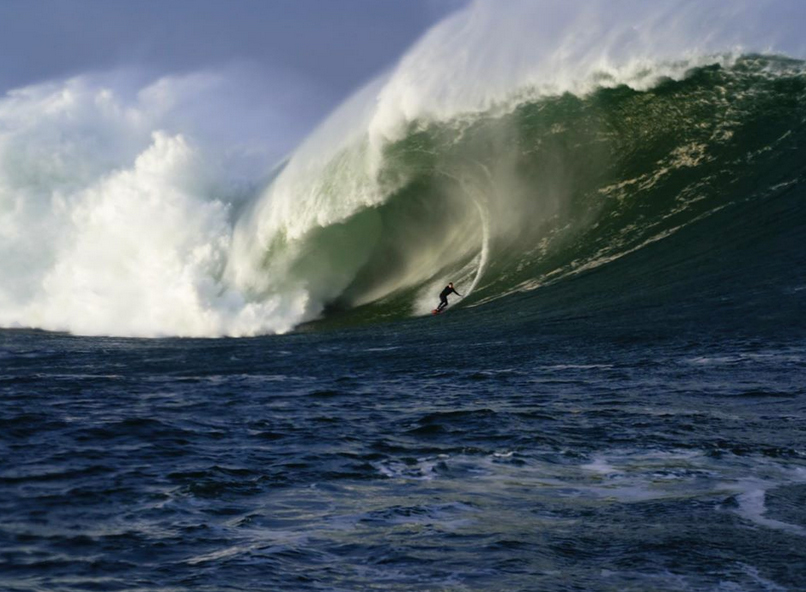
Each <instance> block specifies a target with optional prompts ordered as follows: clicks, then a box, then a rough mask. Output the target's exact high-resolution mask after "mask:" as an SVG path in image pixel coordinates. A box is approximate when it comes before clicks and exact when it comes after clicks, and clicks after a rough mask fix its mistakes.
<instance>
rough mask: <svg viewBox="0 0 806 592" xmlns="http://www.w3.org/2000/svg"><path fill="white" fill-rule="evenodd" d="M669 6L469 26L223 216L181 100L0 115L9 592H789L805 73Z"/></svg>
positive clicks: (41, 102)
mask: <svg viewBox="0 0 806 592" xmlns="http://www.w3.org/2000/svg"><path fill="white" fill-rule="evenodd" d="M494 4H495V5H496V6H495V7H493V5H494ZM672 5H674V6H679V8H680V10H681V16H680V17H679V19H678V20H676V21H675V27H674V28H672V29H669V27H668V19H667V18H666V16H664V15H667V13H663V14H661V16H664V18H663V19H658V18H656V17H657V15H656V14H655V12H656V10H657V9H656V8H653V6H655V5H654V4H653V5H652V6H650V5H649V4H647V3H640V4H636V5H635V6H636V8H635V10H634V11H633V12H634V14H633V12H630V14H626V12H625V10H621V11H620V12H619V11H618V10H616V11H614V12H613V14H611V10H610V8H609V6H610V5H609V4H603V3H601V2H599V3H596V2H592V3H590V4H587V5H586V6H588V7H594V8H595V7H599V8H598V10H599V13H598V16H596V15H595V16H596V18H595V19H593V20H591V21H590V22H595V23H600V28H601V29H602V30H598V29H597V30H595V31H593V32H591V31H590V30H589V29H585V31H586V34H585V35H580V30H579V28H578V22H577V21H575V20H573V19H572V20H570V21H568V22H565V21H562V19H559V20H558V21H557V23H556V24H555V25H552V24H551V22H549V23H548V24H547V25H541V26H543V27H544V29H545V30H544V31H543V33H545V35H546V36H547V37H546V38H545V39H544V38H543V37H540V41H539V43H538V42H537V41H536V42H535V44H536V45H538V46H540V45H541V44H543V45H545V46H546V47H548V48H549V49H552V48H554V47H555V46H557V45H558V44H559V42H560V41H563V40H565V44H564V45H561V47H562V48H563V49H564V51H563V52H559V53H557V52H554V51H553V49H552V51H549V50H548V49H545V48H543V49H542V50H541V51H543V53H545V55H547V56H548V57H546V58H545V60H543V61H540V59H542V58H540V59H538V58H535V57H534V55H532V54H528V52H527V53H522V54H521V53H515V54H513V53H512V51H516V50H517V51H521V50H523V51H527V49H528V48H527V49H524V48H520V49H519V48H517V47H516V48H515V49H512V51H510V50H509V49H508V50H507V52H509V53H506V52H504V53H500V52H502V51H503V50H502V49H501V47H503V45H501V44H497V43H493V42H492V41H487V42H486V43H487V44H486V45H485V44H484V43H483V42H481V41H479V40H478V39H477V38H480V39H481V40H482V41H484V40H485V39H488V38H489V39H491V40H493V41H494V40H495V39H499V40H501V41H502V43H503V42H504V41H507V42H508V40H509V39H510V38H512V39H514V40H517V39H520V38H525V37H523V35H520V36H518V35H514V34H510V33H511V32H512V31H516V32H517V31H518V30H520V29H519V27H520V28H521V29H524V28H525V29H529V27H528V23H529V22H532V21H530V20H529V19H528V18H526V16H524V14H525V13H524V14H521V13H520V12H518V11H519V10H521V9H523V8H524V7H526V8H529V3H523V4H518V3H515V2H513V3H512V7H510V8H509V9H507V10H504V9H500V4H496V3H489V2H487V3H485V2H478V3H475V4H474V5H473V6H471V7H470V8H469V9H468V10H467V11H460V12H459V13H458V15H455V16H452V17H450V18H449V19H447V20H446V21H445V22H444V23H442V24H440V25H438V26H437V27H435V28H434V29H433V30H432V31H430V32H429V33H428V34H427V35H426V36H425V37H424V38H423V39H422V40H421V41H420V42H418V44H417V45H416V46H415V47H414V48H412V50H411V51H410V52H409V53H407V54H406V55H405V56H403V57H402V58H401V62H400V64H399V65H398V66H396V68H395V69H393V71H392V72H391V73H389V74H387V75H384V76H383V77H381V78H380V79H378V80H377V81H375V82H373V83H370V84H369V85H368V86H367V87H366V88H365V89H363V90H360V91H359V92H358V93H357V94H356V96H355V97H353V98H352V99H350V100H348V101H347V102H346V103H345V104H344V105H343V106H341V107H340V108H338V109H337V110H336V111H335V112H334V114H333V115H332V116H331V117H330V118H329V119H328V120H326V121H325V122H324V123H323V124H322V126H321V127H320V128H319V129H318V130H317V131H316V132H314V134H312V136H311V137H310V138H309V139H308V140H306V141H305V142H304V143H303V144H302V145H301V146H300V147H299V149H298V150H297V151H295V152H294V153H293V154H292V155H290V156H289V158H288V159H287V160H286V161H284V162H283V163H281V164H280V165H279V166H278V167H276V168H275V169H274V170H273V172H272V173H271V174H270V175H268V176H267V177H261V178H260V179H251V180H248V181H249V182H242V183H235V184H233V183H232V182H231V181H232V179H230V178H224V177H220V178H219V177H216V175H218V174H219V173H220V171H219V170H218V168H217V165H215V166H214V164H211V160H210V154H209V153H207V152H206V151H205V146H204V145H203V142H202V143H201V144H199V143H198V142H197V140H198V138H195V139H194V136H193V135H192V134H191V133H188V132H187V130H185V129H184V127H183V126H185V125H189V124H188V123H187V122H188V121H189V120H190V116H189V115H188V117H186V118H179V119H177V120H176V121H175V122H171V121H170V118H169V117H168V116H167V115H165V114H164V113H162V112H161V114H160V117H161V118H162V119H159V118H158V117H157V116H155V115H153V114H152V113H151V112H150V111H149V109H151V108H153V104H151V103H149V100H150V99H149V97H152V98H153V97H154V96H155V93H156V95H158V96H160V97H171V96H172V94H171V93H174V92H180V90H181V87H182V84H179V83H177V81H176V80H169V79H167V80H163V81H160V82H159V83H156V84H155V85H154V86H153V87H149V88H146V89H144V90H141V91H140V92H139V94H137V98H136V99H131V98H127V97H128V95H126V93H125V92H124V90H121V89H119V88H116V87H114V85H107V86H104V85H100V84H99V83H97V81H95V79H93V78H91V77H85V78H81V77H79V78H77V79H74V80H71V81H69V82H67V83H65V84H64V85H62V86H60V85H58V84H55V85H45V86H38V87H32V88H30V89H25V90H22V91H19V92H15V93H12V94H9V95H8V96H6V97H2V98H0V327H2V328H0V518H2V519H0V590H2V591H3V592H6V591H8V592H77V591H132V592H135V591H137V592H225V591H238V592H241V591H243V592H251V591H283V592H286V591H289V592H290V591H301V592H302V591H328V592H358V591H369V590H381V591H385V592H395V591H407V592H408V591H417V592H474V591H490V592H527V591H529V592H532V591H540V592H554V591H556V592H566V591H567V592H571V591H575V592H600V591H601V592H605V591H607V592H622V591H634V592H654V591H657V592H756V591H758V592H781V591H787V592H799V591H804V590H806V314H805V313H806V248H804V241H806V65H805V63H804V61H802V60H801V59H799V58H798V59H796V58H795V57H791V55H793V54H795V53H797V52H794V51H793V52H789V53H787V52H786V51H784V50H781V51H772V50H770V51H764V48H767V47H774V44H768V43H767V42H766V41H765V40H764V39H763V38H762V33H764V31H766V29H764V27H763V26H762V25H763V22H762V21H763V19H762V18H761V16H764V15H768V14H778V13H777V12H775V10H777V8H775V7H778V6H780V5H784V6H790V7H791V5H789V4H781V3H778V4H775V3H767V4H763V7H766V8H764V10H763V11H762V12H763V15H761V16H759V14H760V13H759V14H756V13H754V12H752V11H753V10H756V11H758V10H761V9H758V6H762V4H758V6H757V5H756V4H754V3H748V2H740V3H737V4H736V6H739V7H741V10H739V9H738V8H737V10H736V11H733V12H731V11H727V12H729V13H730V14H727V13H726V14H724V15H722V12H726V9H725V8H724V7H725V5H723V4H716V3H714V4H713V5H712V6H711V5H709V7H708V8H707V9H706V8H702V7H700V8H697V10H705V13H707V14H704V15H703V14H700V13H698V12H697V10H694V8H695V7H696V6H695V4H693V3H666V4H665V5H664V6H667V7H668V6H672ZM622 6H628V4H624V5H622ZM631 6H632V5H631ZM753 7H755V8H753ZM558 10H559V9H558ZM580 10H581V11H582V8H580ZM586 10H587V8H586ZM799 10H802V9H799ZM743 11H744V12H743ZM747 11H750V12H747ZM769 11H772V12H769ZM795 12H797V11H795ZM559 13H561V16H562V14H565V13H564V12H563V11H559ZM787 14H789V13H787ZM698 15H699V16H698ZM709 15H710V16H709ZM715 15H716V16H719V15H721V17H720V18H715ZM737 15H738V16H737ZM742 15H744V16H742ZM748 15H749V16H748ZM754 15H755V16H754ZM538 16H540V17H541V18H540V19H538V21H539V22H540V23H543V22H544V20H545V19H542V16H541V15H538ZM566 16H567V15H566ZM779 16H780V15H779ZM706 17H708V18H710V19H711V20H709V21H708V22H709V23H711V24H710V25H709V27H711V28H709V29H708V31H707V35H705V37H703V34H704V33H703V29H702V28H701V27H699V23H701V21H702V19H704V18H706ZM712 17H713V18H712ZM757 17H758V18H757ZM558 18H559V17H558ZM737 19H738V21H737ZM742 19H744V20H742ZM622 21H623V22H622ZM535 22H537V21H535ZM737 22H738V23H739V24H741V25H742V26H741V27H738V28H737ZM800 22H803V21H802V20H797V19H794V18H789V19H788V20H785V21H784V20H782V21H781V24H780V27H775V28H773V30H774V31H776V32H779V31H783V29H785V28H786V27H785V25H786V26H789V28H790V29H791V28H792V26H794V25H792V23H800ZM742 23H743V24H742ZM787 23H788V24H787ZM639 24H641V25H642V26H643V28H641V27H638V25H639ZM633 25H635V26H633ZM728 25H731V26H732V27H734V29H735V30H738V31H740V32H741V34H742V35H745V34H746V35H750V36H757V38H754V39H753V40H752V41H753V42H752V43H750V42H747V43H739V41H741V39H739V38H738V37H736V36H734V35H733V33H730V34H728V33H726V32H725V31H728V29H729V27H728ZM608 27H610V28H608ZM653 27H654V28H653ZM723 29H724V30H723ZM734 29H730V31H733V30H734ZM787 30H789V29H787ZM521 33H524V31H521ZM639 33H640V34H639ZM524 34H525V33H524ZM552 35H554V36H553V37H552ZM653 35H654V36H653ZM502 36H503V37H502ZM672 38H674V42H672V41H671V40H672ZM797 38H798V39H801V38H802V35H800V33H798V35H797ZM530 39H531V37H530ZM546 39H547V40H546ZM653 39H657V40H658V41H657V43H655V42H651V41H653ZM650 42H651V43H650ZM720 44H722V45H720ZM504 45H505V44H504ZM515 45H517V44H515ZM723 45H724V47H725V48H727V49H725V51H719V48H720V47H722V46H723ZM756 46H758V47H761V49H759V51H758V52H756V51H753V50H751V49H752V48H753V47H756ZM529 47H531V45H530V46H529ZM541 47H542V46H541ZM737 47H742V48H750V49H747V50H746V51H745V50H739V49H737ZM538 49H540V47H538ZM650 49H651V50H653V51H654V50H656V49H657V55H654V54H650V53H648V52H649V51H650ZM529 51H531V50H529ZM538 53H540V52H538ZM527 54H528V55H527ZM512 55H516V56H521V57H523V59H522V60H513V59H509V58H511V57H512ZM540 55H543V54H540ZM798 55H801V54H798ZM502 56H503V57H506V58H508V59H506V60H505V59H503V57H502ZM597 56H598V57H597ZM634 56H640V58H641V59H637V58H636V59H635V60H633V59H632V57H634ZM675 56H678V57H677V58H675ZM680 56H682V57H680ZM527 57H528V58H529V59H527ZM594 57H596V59H593V58H594ZM801 57H802V55H801ZM530 60H531V61H530ZM534 60H537V61H534ZM512 64H514V65H513V66H512V71H509V70H507V68H509V67H510V65H512ZM591 64H593V65H591ZM515 66H517V68H516V67H515ZM527 66H528V67H527ZM518 68H525V70H523V71H521V70H518ZM530 68H533V69H530ZM526 71H528V72H527V73H528V74H529V75H528V76H527V75H525V74H523V72H526ZM522 74H523V75H522ZM121 76H123V75H121ZM552 76H553V78H552ZM177 88H178V89H179V90H177ZM202 94H203V93H199V97H197V100H199V101H203V100H204V98H203V96H201V95H202ZM180 104H181V103H180ZM233 150H234V149H233ZM236 153H237V151H236V152H233V153H232V154H236ZM213 160H214V159H213ZM219 164H220V163H219ZM219 168H220V167H219ZM449 281H453V282H455V283H456V287H457V289H458V291H459V292H460V293H461V294H463V295H464V296H463V297H461V298H459V297H456V296H452V297H451V305H450V306H449V308H448V309H447V310H446V312H445V313H444V314H441V315H438V316H433V315H431V314H430V311H431V309H432V308H434V307H435V306H436V305H437V303H438V294H439V292H440V291H441V289H442V288H443V287H444V286H445V285H446V284H447V283H448V282H449Z"/></svg>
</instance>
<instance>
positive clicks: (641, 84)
mask: <svg viewBox="0 0 806 592" xmlns="http://www.w3.org/2000/svg"><path fill="white" fill-rule="evenodd" d="M804 12H806V8H802V7H801V5H800V4H799V3H787V2H737V3H732V4H730V5H729V6H728V5H723V4H717V3H712V4H708V5H707V6H706V7H703V6H702V5H698V4H696V3H693V2H663V3H653V4H651V5H648V4H647V3H637V2H623V3H620V4H619V5H618V9H617V10H614V9H613V8H612V7H611V5H610V4H609V3H606V2H593V3H589V4H587V5H585V7H584V8H581V7H578V6H574V7H572V8H569V7H567V6H565V5H562V6H561V5H560V4H559V3H556V4H554V3H547V4H543V5H536V4H534V3H531V2H524V3H518V2H511V3H507V5H506V7H503V6H501V5H500V4H495V5H494V3H492V2H477V3H475V4H473V5H471V6H470V7H468V8H467V9H465V10H463V11H460V12H458V13H456V14H455V15H453V16H451V17H450V18H448V19H447V20H446V21H444V22H443V23H440V24H439V25H437V26H436V27H435V28H434V29H432V30H431V31H429V32H428V33H427V34H426V35H425V36H424V37H423V39H422V40H421V41H420V42H418V43H417V44H416V45H415V46H414V47H413V48H412V49H411V50H410V51H409V52H408V53H407V54H406V55H405V56H403V58H402V59H401V60H400V62H399V64H398V65H397V66H396V67H395V68H393V69H392V70H391V71H390V72H389V73H387V74H386V75H385V76H383V77H381V78H380V79H378V80H375V81H373V82H372V83H370V84H369V85H367V86H366V87H365V88H364V89H362V90H360V91H359V92H358V93H356V95H355V96H354V97H352V98H351V99H350V100H348V101H347V102H346V103H345V104H344V105H342V106H341V107H339V108H338V109H337V110H336V111H335V112H334V113H333V114H332V115H331V116H330V117H329V118H328V119H327V120H326V121H325V122H324V123H323V124H322V125H321V126H320V128H319V129H318V130H316V131H315V132H314V133H313V134H312V135H311V136H310V137H309V138H308V139H307V140H306V141H305V142H304V143H303V144H302V145H301V146H300V147H299V148H298V149H297V150H296V151H295V152H294V153H293V154H292V155H291V156H290V157H289V158H288V159H287V160H286V161H284V163H283V164H282V165H281V166H280V168H279V169H278V170H276V171H274V173H272V174H271V175H270V180H266V174H265V173H266V169H265V168H263V167H264V166H265V163H263V166H260V165H256V164H255V160H256V156H258V157H259V156H260V154H261V153H260V152H259V151H256V150H254V149H253V148H254V147H253V146H251V145H250V144H249V143H248V142H238V141H236V139H233V138H227V141H226V142H223V143H221V142H218V143H216V142H212V141H210V138H209V137H207V136H205V134H204V133H203V131H202V132H199V126H198V125H197V121H195V120H205V121H206V120H209V118H210V116H211V112H210V111H209V110H206V111H205V110H201V111H199V113H198V115H196V116H195V120H194V117H193V116H192V115H191V116H189V115H188V114H187V109H186V107H187V106H188V105H192V104H195V103H196V102H198V101H203V100H204V99H199V98H198V97H200V96H201V97H204V96H209V94H210V93H213V94H215V92H219V93H224V94H226V93H225V91H221V90H219V91H215V92H214V90H211V89H215V88H218V89H228V90H231V88H230V86H229V85H230V84H237V80H233V81H230V80H228V79H226V78H224V79H216V82H215V84H212V83H211V82H210V79H209V78H207V77H205V76H195V77H194V76H191V77H186V78H174V79H163V80H161V81H158V82H157V83H153V84H146V85H145V86H144V87H142V88H139V87H138V88H136V89H135V90H134V91H133V92H131V91H130V92H128V93H127V92H125V91H122V90H120V88H118V87H117V86H115V84H109V83H108V82H109V81H108V80H98V79H93V78H92V77H80V78H77V79H73V80H70V81H68V82H66V83H62V84H49V85H41V86H37V87H31V88H27V89H21V90H18V91H14V92H12V93H10V94H8V95H7V96H6V97H5V98H3V99H0V279H2V283H0V325H2V326H6V327H20V326H22V327H38V328H44V329H49V330H67V331H71V332H74V333H81V334H107V335H134V336H158V335H181V336H221V335H254V334H263V333H282V332H286V331H289V330H291V329H293V328H294V327H296V326H298V325H299V324H300V323H304V322H306V321H310V320H313V319H317V318H321V317H322V316H323V315H343V314H345V311H350V310H356V309H359V310H364V311H367V310H369V311H370V312H371V315H370V316H372V317H373V318H377V317H384V318H398V317H406V316H411V315H418V314H424V313H427V312H428V311H429V310H430V309H431V308H432V307H433V305H434V304H435V302H434V300H435V294H436V293H438V291H439V289H440V288H441V287H442V285H444V284H445V283H446V282H447V281H449V280H452V281H454V282H456V283H457V284H458V288H459V291H460V292H462V293H463V294H466V295H467V298H466V299H465V301H464V305H471V306H475V305H483V304H484V305H486V304H488V303H490V302H492V301H495V300H497V299H499V298H501V297H503V296H506V295H508V294H512V293H513V292H529V291H533V290H535V289H537V288H540V287H542V286H546V285H549V284H554V283H557V282H562V281H564V280H566V279H567V278H571V277H575V276H577V275H579V274H581V273H584V272H588V271H590V270H593V269H597V268H599V267H601V266H605V265H607V264H609V263H610V262H613V261H615V260H620V259H623V258H624V257H625V256H628V255H630V254H633V253H636V252H639V251H642V250H644V249H645V248H646V247H647V246H649V245H655V244H658V243H661V242H662V241H664V239H667V238H669V237H671V236H672V235H675V234H677V233H679V232H680V231H681V229H685V228H689V227H692V226H696V225H704V224H708V223H709V220H714V219H716V218H717V217H718V216H724V215H725V212H731V211H733V212H734V213H738V212H739V211H741V216H746V215H747V212H748V211H750V212H751V213H752V212H761V211H764V209H765V208H766V205H765V204H767V203H768V202H769V201H770V200H774V199H776V197H777V196H780V195H782V194H791V193H792V192H793V190H797V191H798V192H800V191H802V188H803V184H804V170H803V167H804V165H803V158H802V155H803V146H804V142H805V141H806V130H805V129H804V122H806V73H805V71H804V63H803V62H802V61H800V60H799V59H797V58H799V57H800V56H801V55H802V54H803V48H802V46H801V45H799V44H800V43H801V41H800V39H799V37H800V35H799V32H798V31H797V28H798V27H797V25H796V24H795V23H799V22H803V20H802V17H803V16H804V15H803V14H802V13H804ZM782 23H784V25H782ZM215 104H216V105H217V106H219V103H218V102H216V103H215ZM218 137H219V136H216V138H218ZM748 208H750V209H749V210H748ZM736 216H738V214H736ZM736 216H734V218H731V219H732V220H735V219H736ZM720 220H722V221H723V222H724V220H723V219H722V218H720ZM745 223H747V221H745ZM790 223H791V221H790ZM714 232H718V227H717V226H714ZM765 232H766V234H765V236H774V235H775V234H776V232H777V229H776V227H775V226H774V224H773V226H772V227H771V228H769V229H767V230H766V231H765ZM705 248H707V246H706V245H705V244H698V245H694V244H692V245H690V249H689V250H690V251H691V252H692V253H693V252H697V251H701V250H702V249H705ZM727 264H730V262H728V263H727ZM691 273H692V274H697V273H698V271H697V270H696V269H692V271H691ZM704 281H706V282H707V281H708V280H704ZM793 289H795V288H793Z"/></svg>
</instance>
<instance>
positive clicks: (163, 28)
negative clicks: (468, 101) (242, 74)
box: [0, 0, 465, 141]
mask: <svg viewBox="0 0 806 592" xmlns="http://www.w3.org/2000/svg"><path fill="white" fill-rule="evenodd" d="M463 4H465V0H0V56H3V57H0V96H2V95H4V94H6V93H7V92H8V91H10V90H12V89H16V88H20V87H24V86H28V85H33V84H38V83H43V82H48V81H60V80H65V79H67V78H70V77H74V76H81V75H92V74H94V73H99V72H110V71H115V70H120V69H127V68H128V69H137V70H139V71H140V72H141V73H142V72H145V73H147V77H149V78H151V79H156V78H159V77H160V76H182V75H186V74H189V73H193V72H198V71H210V70H217V69H227V68H232V67H233V66H238V67H242V66H245V67H247V68H248V71H249V72H250V74H249V75H248V77H251V78H252V79H261V84H262V85H263V87H265V88H267V89H271V90H270V91H269V92H271V93H272V94H274V95H278V96H279V94H282V97H281V98H280V99H278V98H271V97H270V98H268V100H267V102H268V103H273V105H274V107H275V110H276V109H277V108H279V109H282V108H284V107H285V106H286V105H290V106H289V110H290V111H292V113H289V117H293V118H294V119H295V122H294V125H293V126H292V127H293V130H294V131H293V132H290V134H291V135H292V136H295V137H294V139H295V140H298V139H300V138H297V137H296V136H299V135H300V134H303V135H304V133H305V131H306V130H309V129H310V128H311V127H313V126H314V125H315V123H316V122H317V121H318V120H320V119H322V118H323V117H325V116H326V115H327V113H328V112H329V111H330V110H332V109H333V108H334V107H335V106H336V105H338V104H339V103H340V102H341V101H342V100H343V99H344V98H346V97H347V96H348V95H350V94H351V93H352V92H353V91H354V90H355V89H356V88H357V87H359V86H360V85H362V83H365V82H366V81H367V80H369V79H371V78H373V77H374V76H376V75H378V74H379V73H381V72H383V71H384V70H385V69H387V68H389V67H390V66H392V65H393V64H394V63H395V62H396V60H397V59H398V58H399V57H400V56H401V55H402V54H403V53H404V52H405V50H406V48H407V47H409V46H410V45H411V44H412V43H414V42H415V41H416V40H417V39H418V38H419V37H420V36H421V35H422V34H423V33H424V32H425V31H426V30H428V29H429V28H430V26H431V25H433V24H435V23H436V22H438V21H439V20H441V19H442V18H443V17H444V16H445V15H447V14H449V13H450V12H451V11H453V10H456V9H457V8H458V7H461V6H462V5H463ZM256 84H257V83H256ZM279 87H282V92H281V91H280V90H278V89H279ZM234 92H237V89H234ZM253 94H256V95H259V94H260V93H254V92H253ZM267 94H268V93H267ZM289 141H291V138H289Z"/></svg>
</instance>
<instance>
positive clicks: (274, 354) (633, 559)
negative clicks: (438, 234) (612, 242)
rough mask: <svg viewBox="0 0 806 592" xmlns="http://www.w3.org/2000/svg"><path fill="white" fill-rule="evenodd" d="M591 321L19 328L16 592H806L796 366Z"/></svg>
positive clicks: (7, 532) (8, 487)
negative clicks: (290, 330)
mask: <svg viewBox="0 0 806 592" xmlns="http://www.w3.org/2000/svg"><path fill="white" fill-rule="evenodd" d="M456 319H458V320H456ZM432 321H433V323H432ZM590 322H591V321H590V319H588V320H586V321H584V322H583V321H579V320H578V321H574V320H568V321H567V322H564V323H562V324H561V325H555V326H549V327H548V328H547V329H546V330H544V331H543V332H537V331H533V330H532V329H534V327H533V326H531V325H530V326H528V329H529V330H526V328H525V329H524V330H523V331H522V332H521V333H515V334H513V333H507V332H506V331H504V330H503V329H502V330H498V331H496V330H494V329H489V328H488V329H487V330H485V331H481V332H480V331H478V330H477V329H474V328H473V327H472V323H471V326H468V325H467V324H466V319H464V318H463V315H462V313H461V312H459V311H457V312H456V313H454V314H453V317H451V315H446V316H445V317H444V318H434V319H424V320H421V321H416V322H410V323H402V324H398V325H391V326H390V325H386V326H381V329H382V330H380V329H378V328H373V329H368V330H351V331H345V332H338V333H302V334H296V335H290V336H284V337H266V338H258V339H248V340H201V341H186V340H160V341H148V340H146V341H142V340H140V341H138V340H128V339H112V338H78V337H70V336H66V335H58V334H43V333H38V332H25V331H8V332H4V333H2V335H1V336H0V339H1V340H2V341H0V344H1V345H0V356H2V358H0V360H1V363H2V371H1V372H0V433H2V439H1V440H0V442H2V445H1V446H2V447H1V448H0V454H2V463H1V464H0V467H2V468H0V508H1V509H2V510H1V511H2V516H3V520H2V524H0V581H2V582H3V589H5V590H13V591H15V592H17V591H34V590H37V591H39V590H49V591H62V590H64V591H67V590H70V591H73V590H171V591H175V590H194V591H195V590H211V591H212V590H339V591H341V590H345V591H347V590H351V591H352V590H457V591H459V590H513V591H514V590H592V591H593V590H636V591H638V590H641V591H643V590H664V591H665V590H669V591H671V590H675V591H677V590H681V591H682V590H730V591H733V590H743V591H754V590H802V589H803V582H804V581H806V509H805V508H806V504H805V503H804V502H806V448H804V442H806V431H805V430H804V425H806V424H804V417H806V393H804V387H803V385H804V377H806V344H804V343H803V341H802V340H798V339H792V338H787V339H781V340H769V339H766V340H761V339H753V338H749V337H747V336H746V335H742V334H733V333H732V334H730V335H728V336H727V337H725V338H720V339H716V340H714V339H705V340H703V339H693V338H692V337H691V336H690V335H689V336H683V337H679V338H675V339H670V338H653V337H651V336H648V335H647V333H646V332H645V331H642V330H640V329H639V330H636V331H630V330H625V331H622V332H621V333H620V334H618V335H617V336H616V337H615V338H605V339H602V338H596V337H590V336H586V334H585V332H586V330H589V329H590V330H594V331H593V332H592V333H591V334H595V329H596V328H597V327H605V326H606V323H605V322H603V321H598V322H597V321H595V320H594V321H593V326H591V325H590ZM436 323H440V326H439V328H438V329H437V328H435V324H436ZM577 331H578V332H579V333H577ZM611 333H612V332H611Z"/></svg>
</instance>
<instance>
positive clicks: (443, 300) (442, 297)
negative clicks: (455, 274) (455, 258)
mask: <svg viewBox="0 0 806 592" xmlns="http://www.w3.org/2000/svg"><path fill="white" fill-rule="evenodd" d="M448 294H456V295H457V296H461V294H460V293H459V292H457V291H456V290H454V289H453V282H451V283H450V284H448V285H447V286H445V289H444V290H442V292H440V293H439V306H437V312H442V309H444V308H445V307H446V306H448Z"/></svg>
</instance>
